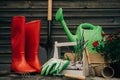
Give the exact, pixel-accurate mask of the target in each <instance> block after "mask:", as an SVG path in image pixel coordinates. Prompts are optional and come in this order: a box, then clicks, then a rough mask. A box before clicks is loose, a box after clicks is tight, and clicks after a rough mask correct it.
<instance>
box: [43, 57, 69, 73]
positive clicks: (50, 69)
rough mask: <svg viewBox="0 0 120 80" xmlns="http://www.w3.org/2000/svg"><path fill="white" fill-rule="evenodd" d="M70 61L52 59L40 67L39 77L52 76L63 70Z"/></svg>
mask: <svg viewBox="0 0 120 80" xmlns="http://www.w3.org/2000/svg"><path fill="white" fill-rule="evenodd" d="M69 63H70V61H68V60H61V59H56V58H52V59H50V60H49V61H47V62H46V63H45V64H44V65H43V66H42V71H41V75H48V74H50V75H53V74H56V73H60V72H61V71H62V70H64V69H65V68H66V67H67V66H68V65H69Z"/></svg>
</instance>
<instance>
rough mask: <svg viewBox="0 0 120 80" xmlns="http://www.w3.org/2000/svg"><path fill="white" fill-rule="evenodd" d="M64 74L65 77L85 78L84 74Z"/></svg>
mask: <svg viewBox="0 0 120 80" xmlns="http://www.w3.org/2000/svg"><path fill="white" fill-rule="evenodd" d="M64 76H65V77H68V78H74V79H80V80H85V76H77V75H73V74H64Z"/></svg>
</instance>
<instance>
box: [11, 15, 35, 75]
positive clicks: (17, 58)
mask: <svg viewBox="0 0 120 80" xmlns="http://www.w3.org/2000/svg"><path fill="white" fill-rule="evenodd" d="M24 29H25V17H24V16H14V17H13V18H12V24H11V48H12V64H11V70H12V71H14V72H18V73H19V72H20V73H21V72H36V70H35V69H33V68H32V67H31V66H30V65H29V64H28V63H27V62H26V59H25V53H24V49H25V32H24Z"/></svg>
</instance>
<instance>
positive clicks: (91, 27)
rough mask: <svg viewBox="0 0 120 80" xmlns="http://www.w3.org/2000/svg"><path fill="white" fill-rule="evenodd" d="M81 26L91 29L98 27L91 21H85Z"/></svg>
mask: <svg viewBox="0 0 120 80" xmlns="http://www.w3.org/2000/svg"><path fill="white" fill-rule="evenodd" d="M80 28H83V29H85V28H89V29H91V30H94V29H96V26H94V25H92V24H90V23H83V24H81V25H80Z"/></svg>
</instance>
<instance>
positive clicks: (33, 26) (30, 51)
mask: <svg viewBox="0 0 120 80" xmlns="http://www.w3.org/2000/svg"><path fill="white" fill-rule="evenodd" d="M40 26H41V21H40V20H34V21H31V22H28V23H26V27H25V38H26V40H25V41H26V42H25V46H26V47H25V53H26V60H27V62H28V63H29V64H30V65H31V66H32V67H33V68H34V69H36V70H37V72H41V63H40V60H39V56H38V48H39V42H40Z"/></svg>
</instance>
